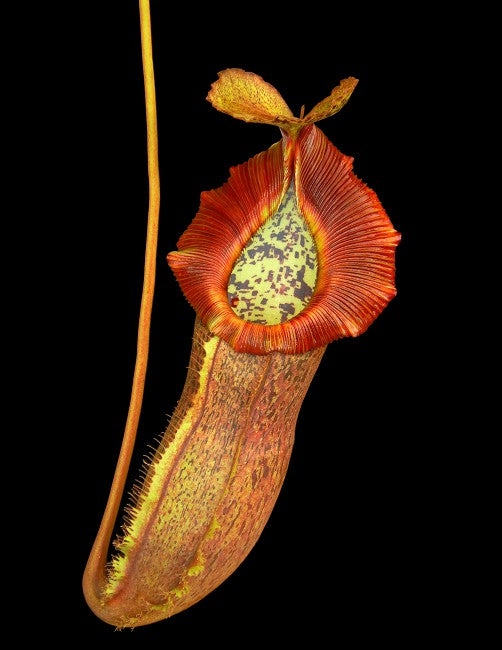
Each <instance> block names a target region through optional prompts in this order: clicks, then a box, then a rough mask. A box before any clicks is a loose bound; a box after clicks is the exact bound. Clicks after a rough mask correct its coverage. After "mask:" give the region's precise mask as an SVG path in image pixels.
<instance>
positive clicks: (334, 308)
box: [295, 125, 401, 344]
mask: <svg viewBox="0 0 502 650" xmlns="http://www.w3.org/2000/svg"><path fill="white" fill-rule="evenodd" d="M352 160H353V159H352V158H350V157H348V156H345V155H343V154H342V153H340V151H338V149H337V148H336V147H335V146H334V145H333V144H332V143H331V142H330V141H329V140H328V138H326V136H325V135H324V134H323V133H322V131H321V130H320V129H318V128H317V127H316V126H314V125H312V126H308V127H306V128H305V129H303V130H302V132H301V133H300V135H299V137H298V140H297V143H296V152H295V172H296V187H297V198H298V205H299V208H300V211H301V212H302V214H303V216H304V218H305V219H306V221H307V223H308V224H309V226H310V228H311V230H312V233H313V235H314V239H315V241H316V244H317V246H318V253H319V272H318V279H317V286H316V290H315V292H314V295H313V297H312V300H311V301H310V303H309V304H308V306H307V308H306V309H305V310H304V312H302V314H300V316H304V317H305V326H306V328H308V330H311V331H310V332H305V336H308V337H309V338H310V339H311V340H312V341H314V340H315V341H316V342H320V344H326V343H329V342H330V341H332V340H334V339H338V338H341V337H343V336H358V335H359V334H361V333H362V332H364V331H365V330H366V329H367V328H368V327H369V325H371V323H372V322H373V321H374V320H375V318H376V317H377V316H378V315H379V314H380V313H381V311H382V310H383V309H384V307H385V306H386V305H387V303H388V302H389V301H390V300H391V299H392V298H393V297H394V296H395V295H396V289H395V286H394V274H395V260H394V258H395V249H396V246H397V244H398V243H399V241H400V239H401V235H400V234H399V233H398V232H396V231H395V230H394V228H393V226H392V224H391V222H390V220H389V218H388V216H387V214H386V212H385V210H384V209H383V207H382V205H381V203H380V201H379V200H378V197H377V195H376V194H375V192H374V191H373V190H371V189H370V188H369V187H367V185H365V184H364V183H363V182H362V181H361V180H360V179H359V178H357V176H355V174H354V173H353V172H352Z"/></svg>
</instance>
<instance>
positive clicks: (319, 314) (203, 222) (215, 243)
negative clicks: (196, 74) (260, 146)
mask: <svg viewBox="0 0 502 650" xmlns="http://www.w3.org/2000/svg"><path fill="white" fill-rule="evenodd" d="M253 84H254V85H253ZM355 84H356V80H354V79H352V78H350V79H349V80H344V81H343V82H342V83H341V84H340V85H339V86H337V87H336V88H335V89H334V90H333V91H332V93H331V95H330V96H329V97H328V98H326V99H325V100H323V101H321V102H319V104H317V106H316V107H314V109H312V111H310V113H308V114H307V116H306V117H302V118H296V117H294V116H293V115H292V113H291V111H290V110H289V108H288V107H287V105H286V104H285V102H284V100H283V99H282V97H281V96H280V95H279V93H278V92H277V91H276V90H275V89H274V88H273V87H272V86H270V85H269V84H267V83H266V82H264V81H263V80H262V79H261V77H258V76H257V75H253V74H252V73H247V72H244V71H242V70H235V69H232V70H228V71H224V72H223V73H220V78H219V79H218V81H217V82H215V83H214V84H213V87H212V90H211V92H210V93H209V96H208V99H209V101H211V103H212V104H213V106H215V107H216V108H217V109H218V110H221V111H223V112H226V113H229V114H230V115H233V116H234V117H237V118H239V119H243V120H245V121H250V122H252V121H255V122H262V123H268V124H275V125H277V126H279V127H280V129H281V134H282V140H281V141H280V142H277V143H276V144H274V145H272V146H271V147H270V148H269V149H268V150H266V151H264V152H262V153H260V154H258V155H257V156H255V157H253V158H251V159H250V160H249V161H248V162H246V163H244V164H242V165H239V166H237V167H234V168H232V169H231V170H230V178H229V180H228V181H227V182H226V183H225V184H224V185H223V186H222V187H220V188H218V189H216V190H211V191H209V192H204V193H202V195H201V204H200V208H199V212H198V213H197V215H196V216H195V218H194V220H193V222H192V223H191V224H190V226H189V227H188V228H187V230H186V231H185V233H184V234H183V235H182V236H181V238H180V239H179V241H178V251H175V252H172V253H170V254H169V255H168V262H169V264H170V266H171V268H172V270H173V272H174V273H175V275H176V278H177V280H178V282H179V284H180V286H181V288H182V290H183V293H184V294H185V296H186V298H187V299H188V301H189V302H190V304H191V305H192V306H193V307H194V309H195V311H196V312H197V315H198V316H199V318H200V319H201V320H202V322H203V323H204V324H205V325H206V327H207V328H208V329H209V331H210V332H211V333H213V334H215V335H217V336H219V337H221V338H222V339H223V340H225V341H226V342H227V343H229V344H230V345H231V346H232V347H233V348H234V349H235V350H237V351H239V352H248V353H252V354H268V353H269V352H272V351H278V352H283V353H288V354H296V353H303V352H307V351H308V350H311V349H313V348H316V347H321V346H324V345H326V344H328V343H330V342H331V341H333V340H335V339H338V338H342V337H344V336H358V335H359V334H361V333H362V332H364V331H365V330H366V329H367V328H368V327H369V325H370V324H371V323H372V322H373V321H374V320H375V318H376V317H377V316H378V315H379V314H380V313H381V311H382V310H383V309H384V308H385V306H386V305H387V304H388V302H389V301H390V300H391V299H392V298H393V297H394V296H395V295H396V289H395V285H394V258H395V249H396V246H397V244H398V243H399V240H400V235H399V233H398V232H396V231H395V230H394V228H393V226H392V224H391V222H390V219H389V217H388V216H387V214H386V212H385V210H384V208H383V207H382V205H381V204H380V202H379V200H378V198H377V196H376V194H375V193H374V192H373V191H372V190H371V189H370V188H368V187H367V186H366V185H365V184H364V183H363V182H362V181H361V180H360V179H358V178H357V176H356V175H355V174H354V173H353V171H352V158H350V157H348V156H345V155H344V154H342V153H341V152H340V151H338V149H337V148H336V147H335V146H334V145H333V144H331V142H330V141H329V140H328V139H327V138H326V136H325V135H324V134H323V133H322V131H320V129H319V128H318V127H317V126H315V124H314V123H313V122H315V121H317V120H319V119H324V118H325V117H329V115H332V114H333V113H334V112H337V111H338V110H340V108H341V107H342V106H343V105H344V104H345V103H346V101H347V100H348V98H349V97H350V94H351V93H352V90H353V89H354V87H355ZM253 88H254V89H255V90H254V91H253ZM256 88H257V89H258V90H256ZM253 93H254V94H253ZM257 97H258V99H259V101H258V100H257ZM288 192H290V193H291V192H293V193H294V200H295V205H296V207H297V214H296V216H295V217H294V219H298V220H299V223H300V224H303V226H302V227H303V245H299V246H298V248H297V249H296V250H295V251H294V253H293V254H296V255H297V259H298V260H300V261H301V260H302V259H303V261H304V262H305V264H298V265H297V267H298V268H296V267H294V265H293V267H294V268H291V266H290V268H289V271H287V270H286V269H285V268H283V270H282V272H281V271H279V267H277V265H276V264H275V262H274V261H273V260H270V259H269V261H268V263H264V264H263V265H262V266H263V269H262V271H263V272H264V273H265V277H261V276H259V275H256V277H254V276H253V278H254V281H255V283H256V286H253V287H251V283H250V282H251V277H249V278H248V276H247V275H246V271H244V270H243V269H244V266H245V265H246V264H245V261H244V258H246V253H249V254H252V252H253V250H255V248H254V247H255V246H256V240H257V238H261V239H260V242H259V245H261V247H262V252H263V250H264V249H266V248H267V246H268V247H269V250H270V249H271V248H272V247H274V245H275V243H276V242H277V235H278V231H277V229H276V228H274V219H275V220H276V221H277V220H278V218H279V217H280V216H281V205H282V204H283V202H284V201H285V200H286V199H287V195H288ZM279 220H280V219H279ZM288 227H289V230H291V228H292V227H293V226H292V225H291V224H289V225H288V226H287V227H286V230H288ZM294 227H296V228H297V235H298V236H299V237H300V238H301V235H302V228H300V227H299V226H298V227H297V226H294ZM283 228H284V224H283ZM281 233H282V234H281ZM281 233H279V236H283V234H284V229H283V230H282V231H281ZM274 237H275V240H274ZM267 238H268V239H267ZM254 254H255V255H256V252H255V253H254ZM281 254H282V253H281V252H280V251H279V252H278V253H277V255H278V258H280V257H281ZM247 259H248V262H249V255H247ZM307 260H309V263H310V262H312V263H313V264H314V266H315V271H313V269H311V268H307V267H308V264H307ZM279 261H280V259H279ZM267 264H268V267H269V268H268V267H267ZM267 268H268V271H270V270H272V271H273V270H274V269H275V271H276V272H277V275H274V276H273V277H271V278H270V279H269V282H268V285H267V278H268V277H269V276H268V275H267ZM302 268H303V269H304V270H303V275H302ZM254 270H255V269H253V270H252V271H254ZM307 270H309V271H313V272H312V273H307ZM248 271H249V269H248ZM280 273H282V274H283V275H282V276H281V281H279V282H277V281H276V280H277V276H278V275H279V274H280ZM286 273H289V275H288V279H289V280H290V281H291V284H290V285H289V286H288V283H285V282H284V281H283V280H284V275H285V274H286ZM236 274H237V275H239V274H240V278H236ZM305 274H306V275H307V278H308V280H309V282H306V283H305V284H307V285H308V286H309V288H310V291H309V290H307V289H306V287H305V286H304V285H303V284H302V281H304V279H305ZM250 275H251V276H252V275H253V273H252V272H251V274H250ZM243 278H244V279H243ZM247 280H249V282H248V284H247V285H246V284H245V283H246V281H247ZM236 282H237V283H240V284H238V285H236V284H235V283H236ZM260 285H261V286H260ZM272 285H273V286H272ZM248 290H249V291H248ZM281 291H283V292H284V293H285V294H286V298H287V299H285V300H282V299H281V296H280V295H277V294H278V293H279V294H280V292H281ZM302 291H303V292H304V293H303V296H302ZM253 292H255V293H254V295H253ZM274 292H275V293H274ZM246 300H247V301H248V303H246ZM263 301H265V302H263ZM270 305H272V306H271V307H270Z"/></svg>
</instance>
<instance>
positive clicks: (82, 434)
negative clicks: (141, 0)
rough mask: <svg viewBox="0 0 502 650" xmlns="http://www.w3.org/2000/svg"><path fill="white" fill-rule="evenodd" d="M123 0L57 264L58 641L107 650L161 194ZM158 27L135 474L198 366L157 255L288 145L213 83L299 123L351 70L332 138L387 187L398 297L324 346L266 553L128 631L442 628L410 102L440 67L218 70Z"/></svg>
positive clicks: (97, 54)
mask: <svg viewBox="0 0 502 650" xmlns="http://www.w3.org/2000/svg"><path fill="white" fill-rule="evenodd" d="M119 4H120V8H118V7H116V10H113V11H112V10H111V9H109V10H108V11H104V12H103V13H102V14H101V15H100V20H99V21H97V23H96V24H95V25H88V29H87V32H86V37H85V38H84V39H82V41H81V43H82V47H83V49H82V51H81V53H80V54H81V59H80V63H79V66H78V84H77V85H74V86H73V92H72V94H71V95H70V97H69V99H68V100H67V101H68V104H67V105H66V106H65V111H67V113H68V115H69V117H67V119H66V121H65V125H66V126H65V128H67V129H68V143H67V144H63V152H65V153H66V155H65V156H64V160H66V159H67V161H68V167H67V169H66V170H65V173H66V175H67V177H68V184H67V190H68V196H69V197H71V198H70V199H68V201H71V203H70V204H69V205H68V208H69V211H70V210H71V219H68V222H67V224H66V226H65V228H66V237H65V246H64V248H63V249H62V250H61V252H60V255H61V257H60V261H61V267H62V268H64V269H65V272H64V275H65V276H66V277H65V281H64V283H63V284H64V286H63V287H62V290H61V293H60V301H61V303H62V307H63V308H64V314H65V316H64V319H63V320H62V321H61V322H60V327H61V336H60V338H59V343H60V347H62V348H63V350H62V353H63V354H62V357H63V362H62V367H63V370H62V373H61V374H62V377H63V382H62V383H63V384H64V387H63V389H62V390H63V391H64V396H65V397H64V407H63V409H62V410H61V413H62V420H65V422H66V423H67V431H66V432H65V443H64V445H62V446H61V448H60V452H59V453H60V454H61V456H60V457H57V456H56V457H54V458H53V463H54V465H55V466H57V467H58V468H59V471H60V476H61V479H62V484H61V485H65V486H69V487H68V488H64V489H61V485H60V486H59V490H58V491H55V492H54V500H53V515H54V518H55V519H57V520H58V523H59V524H60V525H61V530H62V534H63V537H62V539H63V540H64V541H63V542H61V543H59V542H56V541H54V544H53V549H52V550H53V551H55V555H58V554H59V553H60V554H61V557H64V558H65V559H64V560H62V563H61V567H62V568H61V573H62V574H63V575H61V576H60V577H58V578H57V580H60V579H63V580H64V583H65V585H66V586H65V597H64V598H61V599H60V601H59V604H58V608H59V614H58V619H59V620H60V621H61V623H60V625H59V628H58V629H59V630H61V631H62V632H63V634H67V635H68V637H67V638H70V637H71V638H77V637H78V638H79V639H82V640H85V641H94V640H95V641H102V642H103V643H108V642H109V641H110V639H113V637H114V631H113V628H112V627H111V626H109V625H107V624H105V623H103V622H101V621H100V620H99V619H97V618H96V617H95V616H94V614H92V612H91V611H90V610H89V609H88V608H87V606H86V604H85V601H84V599H83V596H82V593H81V586H80V581H81V575H82V572H83V569H84V566H85V563H86V560H87V556H88V553H89V551H90V548H91V545H92V542H93V539H94V536H95V534H96V532H97V529H98V525H99V521H100V518H101V515H102V512H103V509H104V506H105V502H106V497H107V494H108V489H109V486H110V483H111V479H112V475H113V470H114V466H115V461H116V457H117V454H118V450H119V447H120V442H121V434H122V431H123V427H124V423H125V418H126V414H127V407H128V402H129V391H130V386H131V380H132V372H133V367H134V360H135V344H136V331H137V318H138V310H139V302H140V296H141V287H142V267H143V255H144V239H145V230H146V215H147V201H148V181H147V174H146V170H147V165H146V137H145V136H146V131H145V117H144V94H143V93H144V91H143V79H142V68H141V50H140V37H139V18H138V13H137V5H136V3H135V2H125V3H119ZM75 20H78V17H77V16H76V17H75ZM152 22H153V43H154V64H155V74H156V86H157V107H158V121H159V157H160V174H161V194H162V199H161V214H160V233H159V247H158V250H159V253H158V274H157V285H156V298H155V305H154V311H153V321H152V332H151V357H150V363H149V370H148V377H147V383H146V393H145V401H144V408H143V415H142V420H141V424H140V431H139V434H138V442H137V447H136V449H137V451H136V455H135V457H134V459H133V464H132V471H131V477H132V478H134V477H135V476H136V475H137V472H138V469H139V467H140V465H141V459H142V456H143V455H144V454H145V453H147V452H148V444H150V443H152V442H153V439H154V438H155V437H157V436H158V434H159V433H160V432H162V431H163V430H164V428H165V426H166V414H169V413H171V412H172V411H173V409H174V407H175V405H176V402H177V400H178V399H179V396H180V394H181V390H182V387H183V383H184V379H185V376H186V366H187V364H188V360H189V355H190V345H191V334H192V328H193V321H194V313H193V310H192V308H191V307H190V306H189V305H188V303H186V301H185V300H184V298H183V296H182V293H181V291H180V289H179V287H178V285H177V284H176V282H175V280H174V277H173V275H172V273H171V271H170V269H169V267H168V265H167V263H166V261H165V257H166V255H167V253H168V252H169V251H171V250H174V249H175V247H176V241H177V239H178V238H179V236H180V235H181V233H182V232H183V231H184V229H185V228H186V227H187V226H188V224H189V223H190V221H191V219H192V218H193V216H194V215H195V213H196V212H197V209H198V205H199V196H200V192H201V191H203V190H207V189H212V188H215V187H218V186H220V185H221V184H222V183H223V182H224V181H225V180H226V179H227V177H228V169H229V167H230V166H232V165H235V164H239V163H241V162H244V161H245V160H247V159H248V158H250V157H251V156H253V155H255V154H256V153H258V152H260V151H263V150H264V149H266V148H267V147H269V146H270V145H271V144H272V143H274V142H276V141H277V140H279V138H280V133H279V131H278V130H277V129H275V128H274V127H270V126H264V125H254V124H246V123H244V122H241V121H238V120H235V119H233V118H231V117H230V116H227V115H224V114H221V113H219V112H217V111H216V110H215V109H213V108H212V107H211V106H210V104H209V103H208V102H207V101H206V100H205V97H206V95H207V93H208V91H209V88H210V85H211V83H212V82H213V81H215V80H216V78H217V73H218V71H220V70H223V69H225V68H228V67H240V68H243V69H245V70H249V71H252V72H255V73H257V74H260V75H261V76H263V77H264V79H265V80H266V81H268V82H269V83H271V84H272V85H274V86H275V87H276V88H277V89H278V90H279V92H280V93H281V94H282V95H283V97H284V99H285V100H286V102H287V103H288V104H289V106H290V107H291V109H292V110H293V112H294V113H295V114H296V115H298V114H299V112H300V108H301V106H302V104H305V105H306V111H308V110H310V108H311V107H312V106H313V105H314V104H315V103H317V102H318V101H320V100H321V99H323V98H324V97H326V96H327V95H328V94H329V92H330V91H331V89H332V88H333V87H334V86H335V85H337V84H338V82H339V81H340V80H341V79H342V78H345V77H347V76H355V77H357V78H358V79H359V84H358V86H357V88H356V90H355V92H354V94H353V96H352V98H351V99H350V101H349V103H348V104H347V106H346V107H344V108H343V109H342V111H341V112H340V113H339V114H337V115H336V116H334V117H332V118H330V119H328V120H326V121H323V122H321V123H320V124H319V126H320V128H321V129H322V130H323V131H324V132H325V134H326V135H327V136H328V138H329V139H330V140H331V141H332V142H333V143H334V144H335V146H337V147H338V148H339V149H340V150H341V151H342V152H343V153H345V154H348V155H351V156H353V157H354V159H355V161H354V171H355V173H356V174H357V175H358V176H359V177H360V178H362V179H363V180H364V181H365V182H366V183H367V184H368V185H369V186H370V187H371V188H373V189H374V190H375V191H376V192H377V194H378V196H379V198H380V200H381V202H382V204H383V205H384V207H385V209H386V211H387V213H388V215H389V217H390V219H391V221H392V223H393V225H394V227H395V228H396V229H397V230H398V231H399V232H401V233H402V242H401V244H400V245H399V247H398V251H397V262H396V263H397V274H396V283H397V288H398V295H397V297H396V298H395V299H394V300H393V301H392V302H391V303H390V305H389V306H388V307H387V308H386V309H385V310H384V312H383V313H382V314H381V316H380V317H379V318H378V319H377V320H376V321H375V323H374V324H373V325H372V326H371V327H370V328H369V330H368V331H367V332H366V333H364V334H363V335H362V336H361V337H359V338H356V339H350V340H349V339H346V340H341V341H336V342H334V343H332V344H331V345H330V346H329V347H328V350H327V352H326V354H325V356H324V359H323V361H322V364H321V367H320V369H319V371H318V372H317V374H316V377H315V378H314V381H313V383H312V385H311V388H310V390H309V393H308V395H307V398H306V400H305V402H304V405H303V407H302V410H301V413H300V417H299V421H298V426H297V434H296V443H295V448H294V451H293V456H292V460H291V464H290V468H289V471H288V475H287V477H286V481H285V484H284V487H283V490H282V492H281V494H280V497H279V500H278V502H277V505H276V507H275V510H274V512H273V514H272V516H271V518H270V520H269V523H268V524H267V526H266V528H265V531H264V533H263V534H262V536H261V538H260V540H259V542H258V543H257V545H256V547H255V548H254V549H253V551H252V552H251V554H250V555H249V556H248V558H247V559H246V561H245V562H244V563H243V564H242V565H241V566H240V567H239V568H238V569H237V570H236V571H235V573H234V574H233V575H232V576H231V577H230V578H229V579H228V580H227V581H226V582H225V583H224V584H223V585H222V586H220V587H219V588H218V589H217V590H215V591H214V592H213V593H212V594H210V595H209V596H207V597H206V598H205V599H204V600H202V601H201V602H200V603H198V604H196V605H195V606H193V607H192V608H190V609H189V610H187V611H185V612H182V613H180V614H178V615H176V616H175V617H173V618H172V619H170V620H166V621H163V622H160V623H157V624H154V625H150V626H146V627H144V628H137V629H136V630H135V631H134V632H133V633H132V637H131V638H132V639H134V641H138V640H139V642H140V643H141V642H142V641H145V642H147V641H151V640H163V641H164V640H165V641H166V642H169V640H173V639H177V638H178V637H176V636H175V634H176V631H177V630H178V629H179V628H183V629H184V630H185V633H186V628H187V626H189V627H190V629H191V630H194V631H200V630H206V629H211V630H214V629H216V630H224V629H225V628H226V626H228V624H229V623H231V624H232V625H237V626H240V627H242V629H249V628H250V626H251V629H254V630H255V632H257V633H259V632H260V630H262V629H265V627H264V626H266V625H270V626H272V630H275V631H276V632H279V631H280V630H282V629H285V628H286V627H287V628H288V629H293V630H295V629H297V630H303V631H305V630H309V631H310V632H311V633H312V634H314V633H315V634H317V633H321V634H322V633H325V632H328V631H331V632H333V629H336V630H337V632H336V634H342V633H343V634H350V633H351V631H355V632H354V633H356V634H359V633H361V632H368V633H371V632H372V631H375V633H376V631H380V634H384V635H387V634H391V633H395V632H396V625H398V626H399V627H400V628H402V629H406V630H408V632H409V631H410V630H415V629H416V630H419V629H421V626H422V625H423V622H424V621H427V622H431V621H435V620H436V619H438V618H440V617H441V616H442V613H441V604H440V600H441V599H440V594H441V592H442V589H443V577H442V574H441V571H439V573H438V571H437V570H436V569H437V561H438V553H439V554H441V550H439V551H438V540H437V534H438V533H437V530H438V528H439V527H440V521H441V518H442V516H443V514H442V508H441V504H439V505H438V503H437V499H438V498H439V499H442V498H445V497H444V496H443V497H434V499H436V501H434V507H431V504H432V500H433V497H432V486H433V485H436V486H437V482H438V476H437V465H436V463H437V462H438V461H437V460H436V456H435V454H434V453H431V449H433V447H434V444H435V443H434V441H433V433H432V432H431V431H430V429H429V428H428V427H427V419H428V416H427V410H428V409H427V407H426V404H427V403H430V401H431V399H432V400H433V399H434V395H433V394H431V390H432V389H431V388H430V386H428V384H427V383H426V382H425V381H424V380H421V379H420V377H421V371H422V369H423V367H424V365H425V364H426V361H425V355H426V353H427V349H426V348H427V343H426V342H425V339H424V336H423V334H424V332H425V331H426V329H427V323H425V322H424V316H423V310H422V309H421V307H422V304H423V295H424V292H425V291H430V284H428V282H427V278H426V273H424V264H423V261H424V260H423V258H424V255H426V253H424V251H423V250H422V249H421V247H420V240H421V235H420V229H421V227H422V224H423V220H424V215H425V214H426V213H427V211H428V209H429V208H428V198H429V197H428V186H427V183H426V182H425V180H424V174H425V172H424V169H423V161H424V158H425V153H424V151H426V150H427V149H428V144H429V143H428V138H429V137H430V134H429V133H428V130H427V128H426V127H424V126H423V124H421V123H420V121H419V119H418V116H419V108H420V107H419V106H417V101H416V89H417V87H420V85H421V84H423V83H424V81H425V80H426V79H427V78H428V70H427V68H426V67H424V66H423V65H422V62H420V61H417V60H416V59H414V58H413V59H407V58H406V56H404V58H403V57H399V56H395V57H393V58H391V59H390V60H389V61H387V62H381V61H380V62H375V61H373V60H372V58H371V57H366V59H365V60H364V61H362V62H361V61H360V60H359V59H357V58H356V59H354V57H353V53H351V52H346V51H344V50H340V51H338V52H336V50H335V51H334V52H333V53H330V56H329V57H328V56H326V55H324V56H322V57H319V59H315V58H314V57H313V56H312V55H311V56H303V57H301V56H297V55H295V56H293V57H292V59H291V60H288V59H287V58H285V57H284V56H277V57H275V58H271V60H272V61H276V63H270V62H269V63H263V62H262V63H260V62H256V61H254V62H253V60H251V61H250V60H240V59H238V60H236V59H233V58H231V57H230V58H226V59H224V60H220V61H217V62H209V61H207V60H206V52H205V51H202V52H199V54H198V56H197V57H196V58H194V59H193V62H190V60H191V59H190V57H186V56H185V57H182V56H181V55H180V56H173V48H172V43H171V38H172V34H173V29H175V28H174V27H173V24H172V21H170V16H169V9H168V8H167V7H166V6H165V5H164V3H161V2H153V3H152ZM210 54H211V52H210V51H209V50H208V51H207V56H209V55H210ZM349 55H352V56H349ZM424 287H425V288H424ZM428 287H429V288H428ZM438 372H439V373H440V372H441V369H440V368H439V369H438ZM68 457H70V458H71V459H72V462H71V464H68V463H67V462H66V461H65V459H66V458H68ZM63 481H64V483H63ZM131 481H132V479H131ZM68 498H70V499H71V503H72V507H70V508H69V507H68V504H67V499H68ZM432 565H434V567H435V570H434V571H432V569H431V566H432ZM121 635H122V636H123V635H128V636H129V637H130V636H131V632H129V631H123V632H121ZM179 638H181V637H179Z"/></svg>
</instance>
